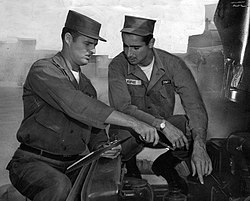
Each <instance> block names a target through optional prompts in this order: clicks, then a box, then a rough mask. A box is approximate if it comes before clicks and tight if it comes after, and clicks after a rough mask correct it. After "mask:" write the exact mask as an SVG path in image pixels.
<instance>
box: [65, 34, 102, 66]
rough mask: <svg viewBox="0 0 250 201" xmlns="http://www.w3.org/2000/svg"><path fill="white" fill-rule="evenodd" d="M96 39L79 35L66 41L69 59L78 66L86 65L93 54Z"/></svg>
mask: <svg viewBox="0 0 250 201" xmlns="http://www.w3.org/2000/svg"><path fill="white" fill-rule="evenodd" d="M97 43H98V40H96V39H92V38H89V37H87V36H84V35H80V36H78V37H77V38H75V39H74V40H73V38H72V40H70V42H69V43H68V45H69V51H70V55H71V60H72V61H73V63H75V64H76V65H78V66H82V65H86V64H88V62H89V59H90V57H91V56H92V55H93V54H95V51H96V50H95V46H96V45H97Z"/></svg>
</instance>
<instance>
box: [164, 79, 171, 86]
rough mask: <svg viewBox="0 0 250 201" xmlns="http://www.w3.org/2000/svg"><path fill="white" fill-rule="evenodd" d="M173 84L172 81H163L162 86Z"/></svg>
mask: <svg viewBox="0 0 250 201" xmlns="http://www.w3.org/2000/svg"><path fill="white" fill-rule="evenodd" d="M164 84H171V80H162V85H164Z"/></svg>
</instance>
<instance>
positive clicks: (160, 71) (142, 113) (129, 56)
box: [109, 16, 212, 193]
mask: <svg viewBox="0 0 250 201" xmlns="http://www.w3.org/2000/svg"><path fill="white" fill-rule="evenodd" d="M154 24H155V20H151V19H145V18H140V17H134V16H125V22H124V27H123V29H122V30H121V32H122V42H123V52H121V53H120V54H118V55H117V56H116V57H115V58H114V59H113V60H112V61H111V63H110V65H109V101H110V105H111V106H112V107H114V108H115V109H117V110H118V111H120V112H123V113H125V114H128V115H131V116H134V117H135V118H137V119H139V120H141V121H143V122H145V123H147V124H149V125H152V126H153V127H155V128H156V129H157V130H161V131H162V133H163V134H164V137H165V138H167V140H168V141H169V142H170V143H171V145H172V146H173V148H177V149H176V151H173V152H172V151H168V152H166V153H164V154H162V155H161V156H159V157H158V158H157V159H156V160H155V161H154V163H153V166H152V170H153V172H154V173H155V174H156V175H161V176H163V177H164V178H165V179H166V180H167V182H168V184H169V185H170V186H171V185H173V186H176V185H177V186H178V187H179V188H181V189H182V191H183V192H184V193H187V186H186V184H185V183H184V181H183V180H182V179H181V178H180V176H179V175H178V173H177V172H176V170H175V169H174V167H175V166H176V165H177V164H178V163H179V162H181V160H183V159H184V158H185V157H184V158H183V156H182V157H181V156H180V153H182V154H183V153H184V152H185V151H184V152H183V151H180V149H182V150H183V149H184V147H185V149H186V154H188V153H190V154H189V156H190V155H191V167H192V173H193V175H195V174H197V175H198V178H199V180H200V182H201V183H202V184H203V183H204V180H203V176H204V175H209V174H210V173H211V171H212V164H211V160H210V158H209V156H208V154H207V151H206V145H205V142H206V131H207V123H208V119H207V112H206V109H205V106H204V103H203V101H202V98H201V95H200V93H199V90H198V88H197V85H196V83H195V80H194V78H193V76H192V74H191V72H190V70H189V69H188V67H187V66H186V64H185V63H184V62H183V61H182V60H181V59H180V58H178V57H176V56H174V55H172V54H170V53H168V52H166V51H164V50H161V49H157V48H154V42H155V39H154V37H153V30H154ZM175 93H177V94H179V95H180V98H181V102H182V105H183V107H184V109H185V112H186V117H187V119H185V116H172V115H173V110H174V105H175ZM187 127H189V128H190V129H188V130H186V128H187ZM111 131H112V133H115V132H116V134H117V136H118V137H120V138H124V137H125V136H126V135H131V134H132V135H133V131H132V132H131V130H130V129H127V128H122V127H119V126H112V127H111ZM186 131H187V132H186ZM190 133H191V134H190ZM136 138H137V137H136V136H135V138H134V141H133V143H131V144H130V145H129V146H128V144H123V145H122V154H123V157H124V160H125V161H127V162H126V165H127V169H128V175H129V176H135V177H140V172H139V170H138V168H137V166H136V158H135V154H137V153H139V152H140V151H141V150H142V148H143V146H145V144H143V143H140V142H139V140H138V139H136ZM126 145H127V146H126ZM177 150H179V151H177Z"/></svg>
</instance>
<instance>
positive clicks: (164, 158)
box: [152, 151, 188, 195]
mask: <svg viewBox="0 0 250 201" xmlns="http://www.w3.org/2000/svg"><path fill="white" fill-rule="evenodd" d="M178 163H180V160H179V159H178V158H176V157H174V156H173V155H172V153H171V152H170V151H168V152H166V153H164V154H162V155H160V156H159V157H158V158H157V159H156V160H155V161H154V162H153V165H152V171H153V172H154V174H156V175H157V176H162V177H163V178H164V179H166V181H167V183H168V186H169V188H172V187H175V188H179V189H180V190H181V193H183V194H185V195H187V194H188V185H187V183H186V181H185V180H184V179H183V178H182V177H180V176H179V174H178V172H177V171H176V169H175V166H176V165H177V164H178Z"/></svg>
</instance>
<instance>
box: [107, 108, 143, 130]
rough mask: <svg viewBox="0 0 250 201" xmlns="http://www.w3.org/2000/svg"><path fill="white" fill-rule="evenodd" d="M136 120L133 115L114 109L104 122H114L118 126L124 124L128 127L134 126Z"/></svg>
mask: <svg viewBox="0 0 250 201" xmlns="http://www.w3.org/2000/svg"><path fill="white" fill-rule="evenodd" d="M137 121H138V120H137V119H136V118H134V117H131V116H129V115H126V114H124V113H121V112H118V111H116V110H114V111H113V112H112V113H111V114H110V115H109V116H108V118H107V119H106V121H105V123H107V124H114V125H118V126H125V127H130V128H135V127H136V122H137Z"/></svg>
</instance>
